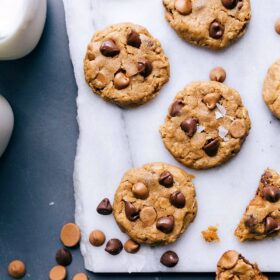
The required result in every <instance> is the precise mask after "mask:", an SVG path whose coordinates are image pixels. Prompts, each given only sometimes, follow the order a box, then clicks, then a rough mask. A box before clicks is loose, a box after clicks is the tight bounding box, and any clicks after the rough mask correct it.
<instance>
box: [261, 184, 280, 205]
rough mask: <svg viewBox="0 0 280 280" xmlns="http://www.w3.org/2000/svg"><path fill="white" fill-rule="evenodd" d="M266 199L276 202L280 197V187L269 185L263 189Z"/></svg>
mask: <svg viewBox="0 0 280 280" xmlns="http://www.w3.org/2000/svg"><path fill="white" fill-rule="evenodd" d="M262 194H263V197H264V199H266V200H267V201H270V202H276V201H278V200H279V198H280V189H279V188H278V187H275V186H267V187H264V188H263V191H262Z"/></svg>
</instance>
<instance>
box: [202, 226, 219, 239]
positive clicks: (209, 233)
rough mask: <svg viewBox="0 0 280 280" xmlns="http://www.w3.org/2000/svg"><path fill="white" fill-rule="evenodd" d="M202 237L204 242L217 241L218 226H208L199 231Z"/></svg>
mask: <svg viewBox="0 0 280 280" xmlns="http://www.w3.org/2000/svg"><path fill="white" fill-rule="evenodd" d="M201 234H202V237H203V238H204V240H205V241H206V242H209V243H211V242H219V241H220V238H219V236H218V228H217V227H216V226H209V227H208V228H207V229H206V230H203V231H202V232H201Z"/></svg>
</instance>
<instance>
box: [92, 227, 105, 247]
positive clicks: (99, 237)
mask: <svg viewBox="0 0 280 280" xmlns="http://www.w3.org/2000/svg"><path fill="white" fill-rule="evenodd" d="M105 240H106V237H105V234H104V233H103V232H102V231H101V230H94V231H92V232H91V233H90V235H89V242H90V244H91V245H93V246H96V247H99V246H102V245H103V244H104V242H105Z"/></svg>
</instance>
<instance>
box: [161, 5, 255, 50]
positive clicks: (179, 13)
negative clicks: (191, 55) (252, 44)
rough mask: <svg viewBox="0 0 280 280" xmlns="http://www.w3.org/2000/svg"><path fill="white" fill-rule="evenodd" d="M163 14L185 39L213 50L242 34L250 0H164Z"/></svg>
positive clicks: (249, 11)
mask: <svg viewBox="0 0 280 280" xmlns="http://www.w3.org/2000/svg"><path fill="white" fill-rule="evenodd" d="M163 4H164V6H165V9H166V13H165V17H166V19H167V20H168V22H169V23H170V25H171V26H172V27H173V28H174V30H175V31H176V32H177V33H178V34H179V36H181V37H182V38H183V39H185V40H187V41H188V42H190V43H192V44H195V45H199V46H206V47H209V48H212V49H221V48H224V47H227V46H228V45H229V44H230V43H231V42H233V41H234V40H236V39H237V38H239V37H241V36H242V35H243V34H244V33H245V30H246V26H247V24H248V22H249V20H250V17H251V9H250V0H163Z"/></svg>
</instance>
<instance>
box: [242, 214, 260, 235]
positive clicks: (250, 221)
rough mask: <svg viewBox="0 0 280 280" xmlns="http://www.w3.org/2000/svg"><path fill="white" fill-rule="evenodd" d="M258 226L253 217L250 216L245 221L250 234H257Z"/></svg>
mask: <svg viewBox="0 0 280 280" xmlns="http://www.w3.org/2000/svg"><path fill="white" fill-rule="evenodd" d="M257 224H258V220H257V219H256V218H255V217H254V216H253V215H250V216H249V217H247V219H246V220H245V226H246V227H247V228H248V229H249V231H250V232H252V233H253V232H255V229H256V226H257Z"/></svg>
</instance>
